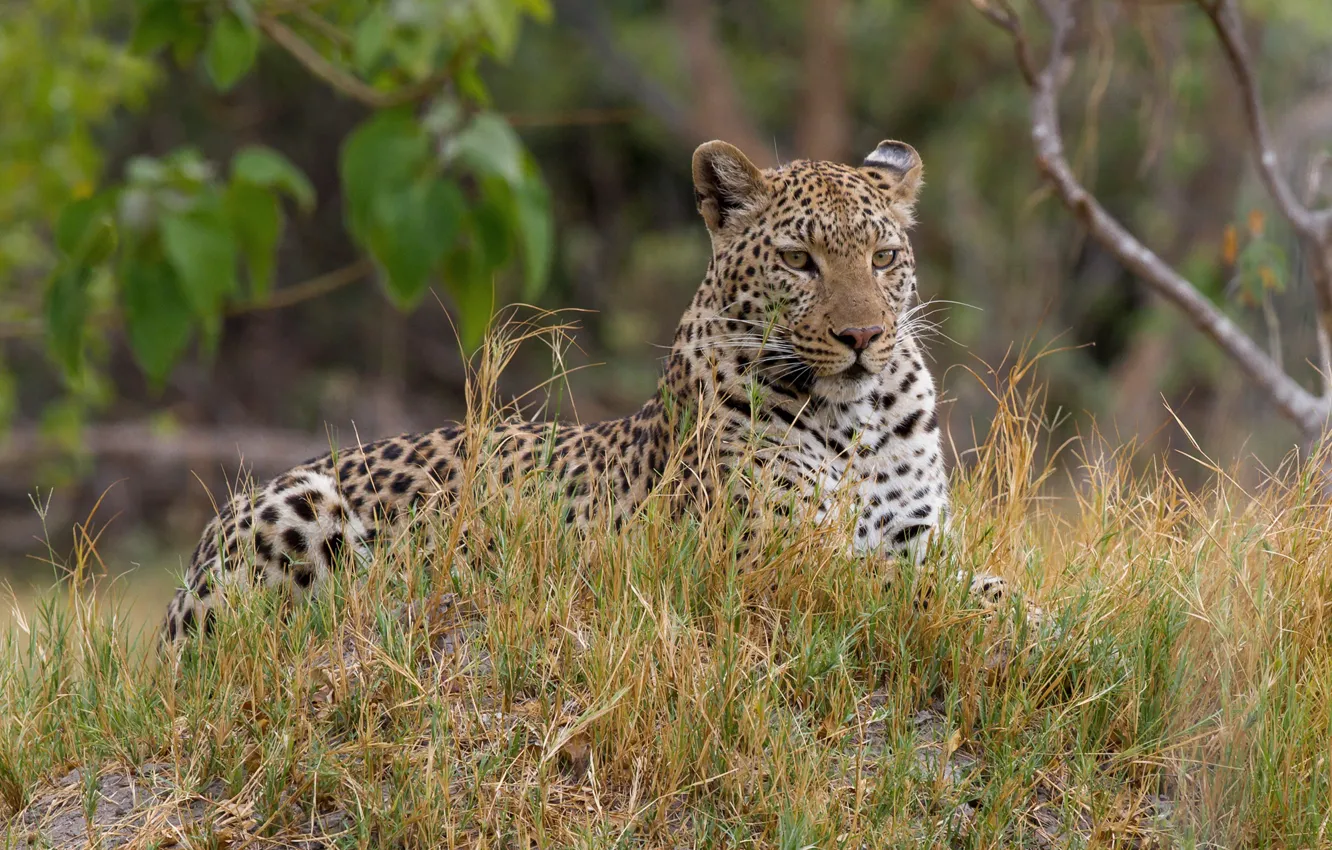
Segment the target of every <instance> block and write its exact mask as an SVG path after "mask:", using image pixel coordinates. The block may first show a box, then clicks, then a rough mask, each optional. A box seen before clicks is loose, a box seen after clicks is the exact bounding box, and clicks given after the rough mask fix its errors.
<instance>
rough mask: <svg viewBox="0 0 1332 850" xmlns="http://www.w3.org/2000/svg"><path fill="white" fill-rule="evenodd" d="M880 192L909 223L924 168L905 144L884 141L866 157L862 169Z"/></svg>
mask: <svg viewBox="0 0 1332 850" xmlns="http://www.w3.org/2000/svg"><path fill="white" fill-rule="evenodd" d="M861 168H862V169H863V170H865V171H866V172H867V173H868V176H869V177H870V179H871V181H873V182H874V183H875V184H876V185H877V186H878V187H879V188H880V189H882V190H883V191H885V192H887V193H888V196H889V197H890V198H892V200H893V208H894V209H895V210H897V211H898V213H899V214H901V215H902V216H903V217H904V218H906V219H907V220H908V221H910V220H911V211H912V208H913V207H914V206H915V205H916V194H917V193H918V192H919V191H920V186H921V183H922V182H923V181H922V180H921V177H922V176H923V174H924V172H925V166H924V164H923V163H922V162H921V161H920V154H918V153H916V149H915V148H913V147H911V145H908V144H907V143H906V142H894V141H890V140H884V141H882V142H879V146H878V147H876V148H875V149H874V150H873V151H871V152H870V155H869V156H867V157H865V163H864V165H862V166H861Z"/></svg>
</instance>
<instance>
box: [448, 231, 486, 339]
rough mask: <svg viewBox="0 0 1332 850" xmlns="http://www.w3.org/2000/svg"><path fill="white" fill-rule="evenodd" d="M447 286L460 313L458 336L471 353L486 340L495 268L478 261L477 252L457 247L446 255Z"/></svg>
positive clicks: (458, 313)
mask: <svg viewBox="0 0 1332 850" xmlns="http://www.w3.org/2000/svg"><path fill="white" fill-rule="evenodd" d="M443 266H444V288H445V289H447V290H448V291H449V295H451V296H453V303H454V305H455V306H456V308H457V315H458V338H459V341H460V342H461V343H462V346H463V349H464V350H466V351H468V352H471V351H475V350H476V347H477V346H478V345H480V344H481V341H482V340H483V339H485V334H486V325H487V324H489V323H490V314H491V311H492V310H493V309H494V303H495V276H494V269H491V268H486V267H484V266H483V265H482V264H481V263H480V262H478V257H477V255H476V252H475V251H470V250H467V249H466V248H456V249H454V250H452V251H450V252H449V253H448V254H447V256H445V258H444V263H443Z"/></svg>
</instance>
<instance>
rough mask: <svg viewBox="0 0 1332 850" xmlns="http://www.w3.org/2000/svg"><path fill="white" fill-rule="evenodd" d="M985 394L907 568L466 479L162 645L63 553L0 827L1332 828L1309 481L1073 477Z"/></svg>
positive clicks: (1200, 841) (30, 831)
mask: <svg viewBox="0 0 1332 850" xmlns="http://www.w3.org/2000/svg"><path fill="white" fill-rule="evenodd" d="M996 398H997V400H998V402H999V412H998V415H997V416H996V418H995V420H994V424H993V427H992V428H991V430H990V433H989V435H988V437H987V438H986V439H985V440H984V441H983V443H982V445H981V448H980V449H979V450H978V451H977V452H976V453H975V455H974V457H969V458H968V459H967V460H968V464H967V465H966V466H965V467H964V468H962V469H961V470H959V471H958V473H957V474H956V476H955V482H954V489H955V497H956V502H957V504H956V513H955V516H954V520H953V528H952V537H951V539H950V541H949V543H948V545H947V546H945V547H943V548H942V549H941V550H940V551H938V552H936V553H934V554H933V555H932V556H931V559H930V563H929V565H928V566H929V568H930V569H928V570H923V571H920V572H918V573H915V574H912V573H910V572H909V571H905V568H902V567H896V566H895V565H893V564H890V563H888V562H884V561H873V560H858V559H854V558H850V557H848V556H847V555H846V554H845V551H844V550H845V541H846V539H847V538H846V534H845V529H844V528H842V527H839V526H838V525H836V524H831V525H827V526H824V527H817V528H816V527H813V526H812V525H810V524H809V523H803V522H798V521H797V522H790V523H780V522H773V523H769V524H765V525H763V526H762V527H760V528H759V529H758V530H757V531H754V530H753V529H751V532H752V533H751V534H750V535H749V537H750V539H749V541H748V543H742V537H743V536H744V535H742V533H741V532H742V531H743V530H744V528H743V523H742V522H741V521H740V520H738V519H737V518H736V517H735V516H733V515H731V514H729V513H728V512H726V511H724V510H721V509H718V510H717V511H714V512H710V513H708V514H707V515H704V516H702V517H699V518H696V519H693V520H690V521H688V522H679V521H675V520H671V519H670V518H669V517H667V516H665V511H663V510H657V509H656V508H655V507H654V506H652V505H649V507H648V509H646V510H645V511H644V512H643V513H642V515H641V516H639V517H638V518H637V519H636V520H635V521H634V522H631V523H628V524H627V525H626V526H625V527H624V528H623V529H621V530H619V531H614V532H613V531H610V530H607V531H606V532H605V533H603V534H595V535H592V536H591V537H590V538H587V539H584V538H580V537H579V536H578V535H576V534H574V533H571V532H568V531H567V530H566V529H565V527H564V525H563V523H562V522H561V521H560V516H561V514H560V512H559V506H558V505H557V504H553V503H551V502H549V501H544V500H543V499H542V498H540V496H539V495H537V494H535V493H532V494H529V495H526V496H522V497H519V498H505V499H502V500H501V499H493V500H489V501H487V500H486V499H484V498H478V499H476V500H473V501H470V502H468V503H467V504H465V505H463V507H462V508H461V509H460V511H459V513H458V515H457V516H456V518H450V519H449V520H447V521H445V520H441V519H440V518H439V517H438V516H431V515H429V514H428V512H427V515H424V516H422V517H421V518H420V520H419V521H418V522H416V523H415V524H413V525H412V526H410V527H407V528H404V529H403V531H402V532H401V533H400V534H399V535H398V537H397V539H392V540H388V539H385V540H382V541H381V543H380V548H379V550H378V551H377V552H376V553H375V555H374V557H373V558H372V559H370V561H369V562H368V563H365V564H363V565H361V567H360V568H358V569H356V570H348V571H346V572H344V573H343V574H341V575H340V576H339V577H338V580H337V581H336V582H334V583H333V585H332V586H330V587H328V588H327V589H326V590H325V591H324V592H321V593H319V594H317V595H316V596H315V597H313V598H311V599H309V600H306V601H303V602H300V603H298V604H292V603H291V602H290V601H287V600H283V599H279V598H275V597H273V596H271V595H266V594H259V593H255V594H248V595H245V596H243V597H239V598H237V599H235V600H234V604H233V606H232V609H231V610H230V611H229V612H228V614H227V615H226V616H224V617H222V618H220V620H219V624H218V629H217V633H216V635H215V636H214V638H213V639H212V640H210V641H208V642H206V643H205V644H203V645H201V646H194V647H191V648H190V649H188V650H187V651H186V652H185V653H184V654H183V655H182V656H181V657H179V658H168V659H165V660H163V659H162V658H160V657H159V656H158V655H157V654H156V653H155V652H154V651H153V647H152V643H153V640H154V639H155V636H153V635H147V636H143V635H134V634H131V633H130V632H129V630H128V629H127V628H126V627H125V625H124V624H123V623H122V622H120V621H119V620H118V619H117V618H116V616H115V610H116V608H115V604H114V602H108V601H107V599H106V598H105V596H103V595H99V594H96V593H92V592H90V591H89V589H88V586H87V582H86V581H84V580H83V579H82V575H83V573H84V572H86V569H87V567H88V565H89V564H91V563H93V561H94V553H93V552H92V551H91V550H90V549H84V550H81V551H79V552H76V553H75V562H74V564H73V565H72V571H73V573H74V578H73V579H71V582H70V583H69V586H68V588H67V589H66V592H65V593H64V594H63V595H60V596H54V597H52V598H51V599H49V600H48V601H47V602H46V603H45V604H43V605H41V606H40V608H39V609H38V611H37V612H36V613H35V614H33V615H32V616H29V617H27V618H25V619H22V620H20V621H19V622H18V623H17V625H16V626H15V628H13V629H12V630H11V631H10V633H9V634H8V635H7V636H6V637H5V642H4V646H3V648H2V649H0V810H3V812H4V814H5V815H6V817H7V818H8V820H7V821H6V823H7V826H6V829H7V833H6V834H7V836H8V841H9V843H10V844H11V845H17V846H32V847H37V846H46V845H53V846H60V847H74V846H87V845H89V844H91V845H92V846H108V847H109V846H120V845H122V844H124V845H125V846H132V847H153V846H157V847H166V846H192V847H222V846H242V845H243V846H247V847H265V846H271V847H280V846H281V847H291V846H297V847H316V846H318V847H325V846H326V847H344V846H345V847H386V846H402V847H493V848H501V847H503V848H508V847H524V848H526V847H588V848H591V847H662V848H675V847H691V848H694V847H737V846H764V847H766V846H773V847H782V848H788V847H789V848H803V847H848V848H851V847H855V848H859V847H898V846H903V845H908V846H917V845H919V846H975V847H990V846H1000V845H1002V846H1017V847H1047V846H1060V847H1062V846H1070V845H1072V846H1198V845H1208V846H1217V845H1219V846H1227V847H1297V846H1298V847H1307V846H1311V845H1316V844H1327V843H1329V842H1332V822H1329V815H1328V812H1329V810H1332V761H1329V758H1332V640H1329V636H1330V635H1332V630H1330V629H1329V625H1328V623H1327V617H1328V613H1329V610H1330V609H1329V602H1330V601H1332V579H1330V578H1329V569H1328V567H1329V565H1332V512H1329V511H1328V509H1327V506H1326V505H1325V504H1324V503H1323V498H1322V496H1321V495H1320V493H1319V491H1318V490H1317V489H1316V488H1315V487H1314V481H1315V478H1314V476H1313V475H1312V473H1311V472H1309V471H1308V469H1305V468H1299V467H1296V466H1294V465H1292V466H1291V467H1289V468H1286V469H1283V470H1282V471H1280V472H1279V473H1277V474H1276V475H1274V476H1273V478H1272V481H1271V483H1270V484H1269V485H1268V486H1267V487H1266V488H1265V489H1263V490H1262V491H1261V492H1255V493H1250V492H1245V491H1244V490H1243V489H1242V488H1241V487H1240V486H1239V485H1238V484H1237V483H1236V482H1235V481H1234V480H1233V479H1232V478H1231V477H1230V476H1228V475H1226V474H1225V473H1224V472H1223V471H1222V470H1220V469H1218V470H1216V472H1215V478H1214V482H1213V484H1212V485H1211V486H1210V487H1209V488H1208V489H1207V490H1206V491H1204V492H1198V491H1193V492H1190V491H1189V490H1187V489H1186V488H1185V487H1183V486H1182V485H1181V483H1180V482H1179V481H1178V480H1176V479H1175V478H1173V477H1172V476H1171V475H1169V474H1168V473H1164V472H1162V473H1154V474H1147V475H1136V476H1135V475H1133V474H1131V473H1129V472H1127V471H1126V470H1128V469H1129V468H1130V466H1131V465H1130V464H1129V463H1128V462H1127V458H1126V457H1124V456H1122V455H1114V454H1101V455H1097V456H1096V458H1095V459H1091V458H1082V459H1081V460H1080V461H1079V462H1075V463H1071V464H1068V468H1071V469H1073V470H1074V472H1073V473H1072V474H1071V475H1068V476H1066V478H1067V480H1066V481H1065V480H1063V478H1060V477H1059V476H1055V478H1056V479H1058V480H1053V479H1052V478H1051V476H1052V474H1053V470H1054V469H1055V468H1056V466H1055V462H1056V458H1055V457H1054V455H1053V454H1052V453H1049V454H1046V453H1043V452H1045V450H1044V449H1043V448H1042V443H1041V439H1040V438H1041V435H1042V434H1043V433H1044V427H1043V423H1042V421H1041V420H1040V418H1039V416H1038V415H1037V412H1036V411H1037V410H1038V409H1039V405H1038V404H1037V402H1036V400H1034V399H1032V398H1030V397H1025V396H1023V395H1021V394H1019V393H1017V392H1015V391H1013V390H1011V389H1004V390H1002V391H998V392H996ZM1089 444H1090V443H1089ZM1060 492H1062V493H1064V494H1065V495H1062V496H1055V495H1052V494H1054V493H1060ZM463 529H466V530H467V533H468V534H467V536H468V539H469V545H468V546H467V547H466V550H465V551H462V550H460V548H459V546H458V545H457V544H458V542H459V540H460V539H461V538H462V537H463V533H462V531H463ZM959 571H962V572H972V571H988V572H994V573H998V574H1001V575H1004V576H1006V577H1008V578H1009V579H1010V580H1011V581H1012V582H1013V583H1014V584H1016V585H1017V586H1019V587H1021V588H1023V591H1024V593H1025V598H1026V599H1028V600H1031V601H1033V602H1038V603H1039V604H1040V606H1041V607H1042V608H1043V609H1044V610H1045V612H1046V625H1045V626H1044V627H1043V628H1041V629H1039V630H1033V629H1031V628H1029V627H1028V626H1027V622H1026V619H1025V618H1024V616H1023V613H1024V611H1023V609H1024V603H1023V601H1022V600H1019V599H1014V600H1013V601H1012V603H1011V605H1010V606H1009V607H1008V608H1007V609H1005V610H1002V611H1000V612H997V613H996V614H994V615H991V616H984V615H982V613H981V612H980V611H978V610H975V609H974V608H973V607H971V605H972V603H971V602H970V601H969V600H968V599H967V598H966V597H965V594H964V593H963V592H962V585H964V584H965V582H958V581H955V580H943V579H939V580H937V581H936V579H935V577H936V576H952V575H954V574H956V573H957V572H959ZM890 579H892V580H890ZM927 597H928V598H929V599H930V600H932V601H931V603H930V604H929V605H928V606H925V607H922V605H921V600H922V599H924V598H927Z"/></svg>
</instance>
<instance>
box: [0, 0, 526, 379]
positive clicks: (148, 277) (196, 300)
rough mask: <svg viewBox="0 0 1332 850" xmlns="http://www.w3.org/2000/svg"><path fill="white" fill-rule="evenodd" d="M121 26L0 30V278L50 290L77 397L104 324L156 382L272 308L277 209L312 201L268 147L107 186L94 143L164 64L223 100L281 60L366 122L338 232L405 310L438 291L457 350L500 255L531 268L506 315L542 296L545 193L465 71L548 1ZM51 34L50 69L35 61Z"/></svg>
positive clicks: (76, 11) (152, 1)
mask: <svg viewBox="0 0 1332 850" xmlns="http://www.w3.org/2000/svg"><path fill="white" fill-rule="evenodd" d="M121 11H122V10H121V9H120V8H119V7H117V6H115V5H114V4H97V3H89V2H84V0H42V2H39V3H36V4H34V5H32V6H30V7H28V8H27V9H26V10H25V11H23V12H20V13H19V14H17V15H15V16H14V18H15V20H14V21H13V22H7V25H6V28H5V35H4V38H5V39H6V40H11V39H12V42H10V43H8V44H5V43H0V56H3V57H4V59H3V60H0V61H3V62H4V63H5V64H3V65H0V74H4V77H3V79H4V80H5V81H6V83H7V85H6V91H7V92H8V91H11V90H12V91H18V92H22V93H23V94H24V97H22V98H18V99H10V98H8V97H7V98H6V99H5V103H4V105H3V106H0V110H3V112H0V115H3V116H4V118H5V119H7V120H6V121H5V127H6V128H7V129H6V131H4V135H3V136H0V139H3V141H2V142H0V144H3V145H4V148H3V151H2V153H3V154H4V156H3V159H4V161H5V163H6V166H5V169H6V170H5V171H4V172H0V181H3V182H0V187H8V186H11V185H12V186H14V187H15V188H16V189H17V191H13V192H8V191H5V192H0V194H2V195H4V200H3V201H0V215H3V216H5V217H6V218H7V219H8V220H11V221H17V222H20V223H21V224H22V226H21V227H20V228H18V229H17V231H15V232H14V233H13V234H11V235H9V236H7V237H6V239H5V241H4V243H3V244H0V274H3V273H4V272H5V271H13V270H15V269H22V270H23V271H25V272H26V273H28V274H30V275H38V274H42V273H45V276H46V278H47V284H46V288H45V293H46V295H45V309H44V317H45V325H46V329H47V334H48V338H49V347H50V353H51V355H52V356H53V358H54V359H55V361H56V362H57V363H58V364H59V366H60V367H61V369H62V370H63V372H64V373H65V375H66V376H67V378H68V380H69V381H70V384H71V386H72V387H80V386H85V387H86V385H87V381H88V380H89V378H88V370H89V366H90V365H91V364H90V353H91V352H94V351H96V347H95V346H93V345H90V340H91V339H92V338H93V337H96V336H97V335H98V333H99V332H100V331H101V330H102V329H103V328H104V327H105V326H106V325H107V324H108V323H112V324H115V323H123V325H124V328H125V332H126V335H127V338H128V342H129V346H130V349H131V350H132V352H133V354H134V356H135V359H136V361H137V363H138V364H139V366H140V368H141V369H142V370H143V372H144V373H145V374H146V375H147V376H148V378H149V379H150V380H151V382H153V383H154V384H158V385H160V384H161V383H162V381H164V380H165V378H166V376H167V374H168V373H169V372H170V371H171V369H172V367H173V366H174V365H175V364H176V363H177V362H178V361H179V359H180V358H181V357H182V355H183V354H184V353H185V352H186V350H187V349H188V348H189V346H190V344H191V342H192V341H193V340H195V339H198V340H199V341H200V342H201V344H202V346H203V349H204V351H211V350H213V349H214V348H215V347H216V344H217V341H218V335H219V333H220V331H221V324H222V319H223V317H224V316H225V315H227V313H228V312H229V311H234V310H235V309H238V308H243V307H246V306H252V305H262V304H263V302H264V301H265V299H267V298H268V297H269V295H270V293H271V292H272V289H273V275H274V266H275V256H276V252H277V251H278V249H279V246H280V243H281V240H282V233H283V229H284V224H285V217H286V214H287V213H286V211H285V209H284V202H285V203H289V204H291V205H292V206H294V208H295V209H296V211H297V212H299V213H305V214H308V213H310V212H311V211H312V210H313V209H314V207H315V206H316V204H317V202H318V199H317V198H316V194H315V190H314V188H313V186H312V184H311V182H310V180H309V179H308V178H307V177H306V176H305V174H304V173H303V172H302V170H301V168H300V167H299V166H298V165H297V164H295V163H293V162H291V161H289V160H288V159H287V158H285V157H283V156H282V155H281V154H279V153H278V152H277V151H275V150H273V149H270V148H268V147H264V146H250V147H246V148H243V149H241V150H239V151H238V152H237V153H236V154H235V155H234V157H233V158H232V160H231V162H230V163H229V165H228V167H227V168H226V169H223V168H222V167H220V165H219V164H217V163H214V162H210V161H209V160H208V159H206V158H205V157H204V156H203V155H202V154H201V153H200V152H199V151H198V150H197V149H196V148H194V147H191V146H182V147H178V148H176V149H175V150H172V151H170V152H169V153H167V154H165V155H163V156H159V157H146V156H136V157H133V158H131V159H130V160H129V161H128V162H127V164H126V166H125V169H124V173H123V175H119V176H118V177H117V176H113V177H112V178H111V179H106V178H105V177H104V176H103V175H102V174H101V168H102V155H101V152H100V149H99V146H98V144H97V142H96V138H95V135H94V133H93V128H94V127H95V125H96V124H97V122H99V121H102V120H104V119H106V117H107V116H108V115H109V114H111V113H112V112H113V111H114V110H116V109H119V108H123V107H134V106H137V105H140V104H141V103H142V102H143V98H144V94H145V92H146V89H147V87H148V85H149V84H150V82H151V81H152V80H153V79H154V77H155V70H156V69H157V67H158V65H159V63H161V62H165V61H168V57H170V59H171V60H174V61H175V62H176V63H178V64H180V65H182V66H185V67H189V66H198V67H201V69H202V71H203V73H204V74H205V75H206V77H207V79H208V80H209V82H210V83H211V85H212V86H213V87H214V88H215V89H216V90H217V91H219V92H225V91H228V90H230V89H232V88H233V87H235V86H236V85H237V84H238V83H239V82H240V81H241V80H242V79H244V78H245V76H246V75H247V74H249V73H251V71H252V70H253V69H254V67H255V63H256V60H257V58H258V56H259V55H260V53H261V52H262V51H264V50H270V49H272V50H283V51H286V52H287V53H289V54H291V55H292V56H293V57H294V58H295V59H296V60H297V61H298V62H299V63H300V64H301V65H303V66H304V67H305V68H306V69H307V70H308V71H309V72H310V73H311V74H313V75H314V76H315V77H316V78H318V79H319V80H320V81H321V82H323V83H324V84H326V85H328V86H330V87H332V88H333V89H334V90H336V91H337V92H338V93H339V94H341V95H344V96H346V97H349V98H351V99H353V100H357V101H359V102H360V103H362V104H363V105H365V106H366V107H369V109H370V115H369V116H368V117H367V118H366V119H365V120H364V122H363V123H362V124H361V126H360V127H359V128H358V129H357V130H356V131H355V132H354V133H352V134H351V136H350V137H349V138H348V139H347V140H346V142H345V144H344V146H343V149H342V156H341V160H342V164H341V176H342V187H341V190H342V191H341V195H342V197H343V199H344V217H345V219H346V222H347V224H348V230H349V232H350V234H351V236H352V238H353V239H354V240H355V241H356V243H357V244H358V245H359V246H360V248H362V249H363V250H364V251H365V252H366V253H367V254H368V255H369V257H370V258H372V259H373V261H374V265H375V268H376V269H377V271H378V273H379V277H380V279H381V281H382V283H383V285H384V288H385V290H386V293H387V295H388V296H389V298H390V299H391V300H392V301H393V303H394V304H396V305H397V306H399V307H400V308H402V309H409V308H411V307H413V306H414V305H415V304H416V303H417V302H418V301H419V300H420V299H421V297H422V296H423V295H424V293H425V292H426V290H427V289H428V288H429V286H430V284H431V283H432V282H433V281H435V280H439V279H441V278H442V279H443V280H444V282H445V285H446V289H447V290H448V291H449V293H451V295H452V296H453V298H454V300H455V302H456V308H457V314H458V320H459V327H460V333H461V336H462V340H463V343H464V344H465V345H466V346H468V347H473V346H475V345H476V344H477V343H478V342H479V341H480V336H481V332H482V330H483V328H484V326H485V324H486V322H487V321H488V319H489V317H490V313H491V310H492V306H493V304H494V301H495V298H494V292H493V283H494V279H495V275H496V273H497V272H498V271H499V270H500V269H502V268H503V267H504V266H506V265H507V264H508V263H509V262H510V258H511V257H512V256H514V255H521V257H522V262H523V265H524V268H525V270H526V274H525V278H524V281H525V284H524V287H523V292H522V294H523V296H524V297H526V298H533V297H535V296H536V295H537V294H539V293H540V291H541V289H542V288H543V286H544V285H545V282H546V279H547V276H548V272H549V266H550V254H551V248H552V244H551V243H552V238H551V234H552V225H551V221H550V212H549V197H548V192H547V190H546V187H545V185H544V183H543V181H542V178H541V175H540V173H539V172H538V170H537V168H536V167H535V165H534V164H533V162H532V159H531V157H530V155H529V154H528V153H527V152H526V150H525V149H524V148H523V145H522V144H521V142H520V141H519V139H518V138H517V136H516V135H515V134H514V132H513V130H512V129H511V128H510V127H509V125H508V124H507V123H506V122H504V121H503V120H502V119H500V118H498V117H496V116H495V115H494V114H493V113H492V112H490V111H489V109H488V107H489V96H488V94H487V91H486V87H485V85H484V84H483V83H482V81H481V78H480V76H479V74H478V64H479V63H480V62H481V61H482V60H483V59H485V58H489V59H492V60H504V59H507V58H508V57H509V56H510V55H511V54H512V52H513V49H514V45H515V42H516V39H517V35H518V31H519V28H520V26H521V24H522V21H523V20H524V18H526V17H536V18H541V19H544V18H545V17H547V16H548V14H549V9H548V7H547V5H546V3H545V2H544V0H448V1H447V2H427V0H403V2H394V3H391V4H382V3H376V2H370V1H369V0H337V2H328V3H320V4H317V6H304V5H299V4H297V5H293V4H290V3H285V2H280V0H279V1H278V2H249V0H232V1H231V2H222V0H218V2H202V3H201V2H187V0H142V2H139V3H137V4H136V5H135V6H134V7H133V9H132V12H131V14H130V15H129V20H127V21H120V20H119V14H120V12H121ZM10 23H14V24H17V25H16V26H11V25H10ZM118 24H119V25H120V26H117V25H118ZM126 24H127V25H128V27H126V26H124V25H126ZM52 30H54V32H55V33H57V34H58V40H57V48H58V49H57V50H51V49H50V48H49V47H47V46H46V43H47V42H48V41H49V39H50V32H51V31H52ZM117 32H123V33H127V37H126V38H116V37H115V33H117ZM34 45H35V46H36V48H37V49H35V50H34V49H33V46H34ZM5 48H8V49H5ZM20 48H23V49H20ZM34 54H35V55H34ZM20 55H22V56H26V63H24V62H23V61H22V60H21V59H20V58H19V57H20ZM31 64H36V65H37V71H36V73H35V74H34V73H33V71H32V68H31ZM25 65H26V67H25ZM11 66H12V67H11ZM11 79H12V82H13V83H14V85H13V86H12V87H11V86H10V85H8V82H9V81H11ZM9 128H23V129H22V130H14V129H9Z"/></svg>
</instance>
